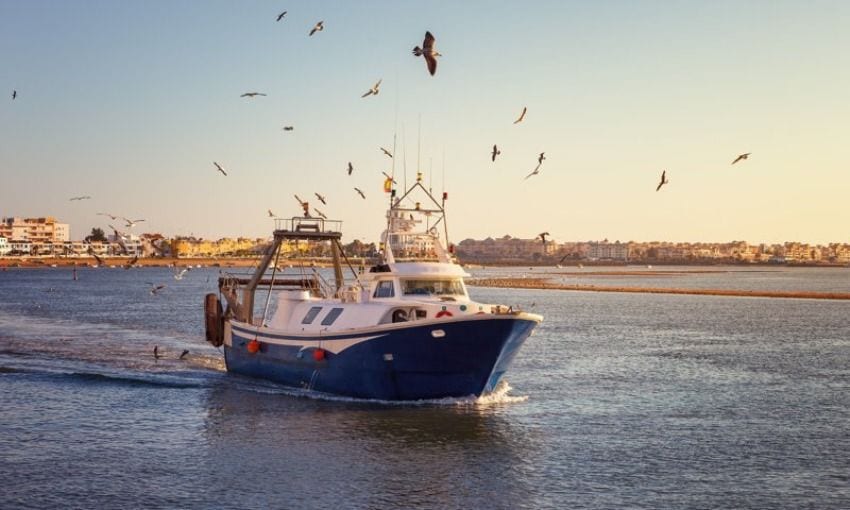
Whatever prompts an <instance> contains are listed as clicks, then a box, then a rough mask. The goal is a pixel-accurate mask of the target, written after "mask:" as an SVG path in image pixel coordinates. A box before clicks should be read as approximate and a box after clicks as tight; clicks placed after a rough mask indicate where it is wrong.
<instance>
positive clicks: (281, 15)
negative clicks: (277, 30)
mask: <svg viewBox="0 0 850 510" xmlns="http://www.w3.org/2000/svg"><path fill="white" fill-rule="evenodd" d="M284 16H286V11H283V12H282V13H280V14H278V15H277V21H280V20H282V19H283V17H284Z"/></svg>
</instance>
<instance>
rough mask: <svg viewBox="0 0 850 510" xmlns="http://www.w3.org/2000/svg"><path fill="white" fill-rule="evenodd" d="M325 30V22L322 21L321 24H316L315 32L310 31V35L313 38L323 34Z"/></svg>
mask: <svg viewBox="0 0 850 510" xmlns="http://www.w3.org/2000/svg"><path fill="white" fill-rule="evenodd" d="M324 29H325V22H324V21H320V22H318V23H316V26H314V27H313V30H310V35H311V36H312V35H313V34H315V33H316V32H321V31H322V30H324Z"/></svg>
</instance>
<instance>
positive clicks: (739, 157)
mask: <svg viewBox="0 0 850 510" xmlns="http://www.w3.org/2000/svg"><path fill="white" fill-rule="evenodd" d="M750 154H752V152H745V153H744V154H741V155H740V156H738V157H737V158H735V161H733V162H732V164H733V165H734V164H735V163H737V162H738V161H741V160H742V159H747V158H748V157H750Z"/></svg>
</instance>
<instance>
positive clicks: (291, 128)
mask: <svg viewBox="0 0 850 510" xmlns="http://www.w3.org/2000/svg"><path fill="white" fill-rule="evenodd" d="M293 129H295V128H294V127H292V126H283V130H284V131H292V130H293Z"/></svg>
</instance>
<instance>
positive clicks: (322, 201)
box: [313, 193, 328, 205]
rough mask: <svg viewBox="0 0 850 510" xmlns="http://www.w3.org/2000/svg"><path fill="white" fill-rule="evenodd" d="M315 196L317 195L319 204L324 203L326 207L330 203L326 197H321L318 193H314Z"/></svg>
mask: <svg viewBox="0 0 850 510" xmlns="http://www.w3.org/2000/svg"><path fill="white" fill-rule="evenodd" d="M313 194H314V195H316V198H318V199H319V202H321V203H323V204H324V205H328V203H327V202H326V201H325V197H323V196H322V195H319V194H318V193H313Z"/></svg>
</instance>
